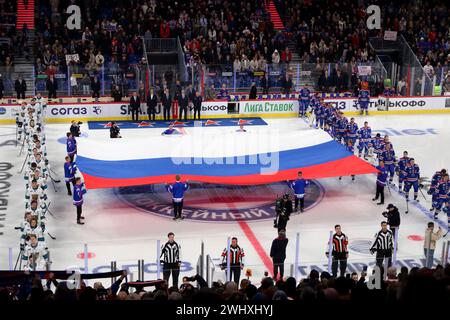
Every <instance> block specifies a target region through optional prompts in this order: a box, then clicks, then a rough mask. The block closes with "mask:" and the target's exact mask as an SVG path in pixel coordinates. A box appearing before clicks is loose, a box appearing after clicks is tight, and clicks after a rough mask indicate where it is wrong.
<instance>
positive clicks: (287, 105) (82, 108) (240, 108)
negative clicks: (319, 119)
mask: <svg viewBox="0 0 450 320" xmlns="http://www.w3.org/2000/svg"><path fill="white" fill-rule="evenodd" d="M325 102H329V103H332V104H333V105H335V106H336V107H337V108H338V109H339V110H340V111H342V112H344V113H348V114H352V113H357V112H359V107H358V103H357V99H353V98H327V99H325ZM380 110H385V111H380ZM17 112H18V105H15V104H14V105H13V104H3V105H0V124H2V123H3V124H4V123H14V120H15V115H16V113H17ZM45 112H46V117H47V120H48V122H68V121H70V120H73V119H79V120H85V121H87V120H92V121H101V120H127V119H131V111H130V110H129V106H128V103H125V102H111V103H106V102H105V103H102V102H101V103H54V104H53V103H52V104H49V105H47V107H46V111H45ZM298 112H299V103H298V100H296V99H279V100H263V99H261V100H242V101H226V100H217V101H204V102H203V103H202V109H201V115H202V117H205V116H206V117H207V118H227V117H254V116H258V117H296V116H297V115H298ZM369 112H372V113H373V114H375V113H377V114H378V113H384V114H398V113H450V97H446V96H439V97H433V96H429V97H389V98H388V99H386V98H384V97H376V98H371V99H370V105H369ZM188 114H189V116H190V117H191V116H192V115H193V109H192V107H190V108H189V112H188ZM141 117H142V119H143V118H147V107H146V105H145V104H142V105H141ZM156 117H157V118H161V117H162V108H161V106H160V105H158V106H157V109H156Z"/></svg>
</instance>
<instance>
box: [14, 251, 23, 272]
mask: <svg viewBox="0 0 450 320" xmlns="http://www.w3.org/2000/svg"><path fill="white" fill-rule="evenodd" d="M22 251H23V250H20V252H19V255H18V256H17V260H16V264H15V265H14V271H16V269H17V263H18V262H19V259H20V256H21V255H22ZM21 260H22V259H21ZM20 269H22V262H20ZM20 269H19V270H20Z"/></svg>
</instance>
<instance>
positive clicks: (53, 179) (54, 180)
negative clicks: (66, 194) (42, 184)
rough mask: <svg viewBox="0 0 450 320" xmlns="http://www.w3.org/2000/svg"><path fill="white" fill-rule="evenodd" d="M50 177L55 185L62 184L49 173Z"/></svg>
mask: <svg viewBox="0 0 450 320" xmlns="http://www.w3.org/2000/svg"><path fill="white" fill-rule="evenodd" d="M48 176H49V177H50V179H51V180H52V182H55V183H60V182H61V180H59V179H55V178H53V177H52V175H51V174H50V173H49V175H48Z"/></svg>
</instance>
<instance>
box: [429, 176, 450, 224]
mask: <svg viewBox="0 0 450 320" xmlns="http://www.w3.org/2000/svg"><path fill="white" fill-rule="evenodd" d="M435 193H436V200H435V201H434V202H433V208H434V210H435V211H434V218H435V219H437V216H438V214H439V212H440V211H441V209H442V206H443V205H446V203H447V202H448V201H449V197H450V181H448V174H447V173H446V174H444V175H443V176H442V180H441V181H439V183H438V185H437V187H436V189H435Z"/></svg>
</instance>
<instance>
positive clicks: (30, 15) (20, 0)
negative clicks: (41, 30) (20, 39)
mask: <svg viewBox="0 0 450 320" xmlns="http://www.w3.org/2000/svg"><path fill="white" fill-rule="evenodd" d="M24 2H25V3H27V5H25V4H24ZM24 24H26V25H27V28H28V30H34V0H28V1H26V0H25V1H24V0H17V23H16V28H17V29H19V30H22V28H23V25H24Z"/></svg>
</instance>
